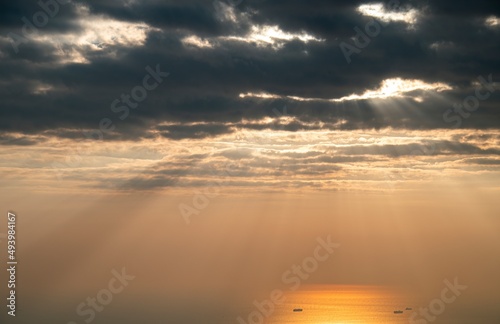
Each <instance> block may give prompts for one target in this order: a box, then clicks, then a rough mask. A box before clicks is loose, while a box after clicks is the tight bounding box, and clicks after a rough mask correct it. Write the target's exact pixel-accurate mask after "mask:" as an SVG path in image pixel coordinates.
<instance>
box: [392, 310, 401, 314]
mask: <svg viewBox="0 0 500 324" xmlns="http://www.w3.org/2000/svg"><path fill="white" fill-rule="evenodd" d="M394 314H403V311H402V310H395V311H394Z"/></svg>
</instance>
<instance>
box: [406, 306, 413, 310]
mask: <svg viewBox="0 0 500 324" xmlns="http://www.w3.org/2000/svg"><path fill="white" fill-rule="evenodd" d="M412 309H413V308H411V307H406V309H405V310H412Z"/></svg>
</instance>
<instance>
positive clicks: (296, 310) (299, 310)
mask: <svg viewBox="0 0 500 324" xmlns="http://www.w3.org/2000/svg"><path fill="white" fill-rule="evenodd" d="M293 311H294V312H302V308H294V309H293Z"/></svg>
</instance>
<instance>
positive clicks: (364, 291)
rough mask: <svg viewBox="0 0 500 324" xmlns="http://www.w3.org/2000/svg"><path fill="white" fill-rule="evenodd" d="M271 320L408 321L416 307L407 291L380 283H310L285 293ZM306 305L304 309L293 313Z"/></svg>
mask: <svg viewBox="0 0 500 324" xmlns="http://www.w3.org/2000/svg"><path fill="white" fill-rule="evenodd" d="M285 296H286V299H285V300H284V302H283V304H282V305H280V306H279V308H278V309H277V311H276V312H275V315H274V316H273V317H271V318H270V319H269V321H268V323H276V324H277V323H303V324H306V323H314V324H323V323H324V324H326V323H329V324H333V323H335V324H337V323H338V324H340V323H364V324H371V323H405V322H406V323H407V322H408V316H409V315H410V313H411V312H412V311H404V312H403V314H394V310H397V309H401V310H405V308H406V307H412V306H414V305H412V304H415V302H413V303H410V302H409V301H408V298H407V297H405V296H404V294H403V293H401V292H398V291H395V290H391V289H390V288H387V287H378V286H339V285H321V286H308V287H307V288H305V289H300V290H299V291H295V292H290V293H288V294H286V295H285ZM294 308H302V309H303V311H302V312H293V311H292V310H293V309H294Z"/></svg>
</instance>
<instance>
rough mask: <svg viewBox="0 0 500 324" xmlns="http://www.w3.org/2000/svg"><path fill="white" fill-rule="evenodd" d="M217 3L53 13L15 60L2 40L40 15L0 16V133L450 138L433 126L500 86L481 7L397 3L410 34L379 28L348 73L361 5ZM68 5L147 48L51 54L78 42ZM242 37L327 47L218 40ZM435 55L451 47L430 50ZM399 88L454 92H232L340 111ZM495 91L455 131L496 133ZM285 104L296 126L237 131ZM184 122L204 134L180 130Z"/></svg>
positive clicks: (12, 7) (484, 5)
mask: <svg viewBox="0 0 500 324" xmlns="http://www.w3.org/2000/svg"><path fill="white" fill-rule="evenodd" d="M222 3H225V5H224V4H221V3H220V2H215V3H214V2H211V1H183V2H182V3H181V2H175V1H131V2H130V3H129V4H128V5H127V4H126V3H122V2H120V3H118V2H116V1H90V2H75V3H74V4H68V5H61V6H60V10H59V12H58V13H57V14H56V15H55V16H54V17H53V18H50V19H49V22H48V23H47V25H45V26H42V27H40V28H38V29H39V30H38V34H39V35H41V36H44V38H43V40H40V39H38V40H36V39H28V41H27V42H25V43H23V44H21V45H20V46H19V52H18V53H15V52H14V50H13V48H12V44H11V42H10V41H9V36H8V35H9V33H13V32H14V33H17V34H19V35H22V26H23V24H24V23H23V21H22V20H21V18H22V17H27V18H28V19H32V16H33V14H34V13H36V12H37V11H40V10H41V8H40V7H39V5H38V4H37V2H35V1H31V2H30V1H28V2H22V3H8V4H7V3H5V4H2V6H3V8H2V11H1V14H0V21H1V23H0V32H1V35H2V37H3V38H1V39H0V40H1V41H0V57H2V61H1V62H0V75H1V76H0V84H2V87H1V88H0V95H1V96H2V102H1V104H0V130H1V131H4V132H6V131H8V132H22V133H25V134H37V133H43V132H47V131H50V132H52V133H51V134H52V135H53V136H59V137H65V138H78V137H80V138H85V135H84V133H83V131H84V130H89V129H98V128H99V123H100V121H101V120H102V119H103V118H110V119H111V120H112V122H113V125H115V126H116V130H115V132H113V133H109V134H105V136H104V139H105V140H118V139H140V138H143V137H148V136H151V132H152V131H153V130H155V129H156V128H157V126H156V125H158V124H161V123H162V122H175V123H178V125H174V126H168V127H166V128H165V129H163V130H162V131H161V132H160V136H163V137H167V138H171V139H183V138H188V139H189V138H204V137H213V136H217V135H221V134H227V133H230V132H232V131H234V128H233V127H232V126H234V127H239V128H249V129H256V130H258V129H277V128H278V129H282V130H286V131H293V132H295V131H300V130H304V129H316V128H318V127H319V126H314V125H311V124H310V122H321V123H323V124H322V127H324V128H330V129H331V128H336V129H344V130H349V129H380V128H385V127H393V128H396V129H439V128H453V127H457V125H458V124H455V122H446V121H445V120H444V118H443V114H444V113H445V112H446V111H447V110H449V109H451V108H453V104H457V103H459V104H460V103H462V102H463V100H464V99H465V98H466V97H467V96H470V95H474V91H475V89H476V88H477V87H479V86H478V85H477V84H476V83H475V82H476V81H477V77H478V76H484V77H487V76H488V75H490V74H491V75H492V78H493V80H494V81H497V80H498V75H500V74H499V72H500V64H499V61H498V57H499V54H500V43H499V42H497V41H496V40H497V39H498V36H499V33H500V29H499V28H490V27H487V26H486V25H485V24H484V19H485V18H486V17H488V16H491V15H497V16H498V8H497V7H495V6H492V5H491V2H489V1H478V2H474V3H467V4H466V5H465V4H457V3H455V2H446V1H445V2H442V1H441V2H439V3H430V2H426V1H409V2H404V4H405V5H409V6H411V7H413V8H416V9H418V10H421V11H422V12H425V14H423V15H421V16H420V17H419V20H418V23H417V24H416V25H415V26H414V28H407V27H408V26H407V25H405V24H404V23H401V22H399V23H396V22H393V23H389V24H387V25H385V26H383V27H382V29H381V31H380V33H379V34H378V35H377V36H375V37H373V39H372V40H371V41H370V43H369V44H368V45H367V47H366V48H364V49H362V51H361V53H359V54H354V55H353V56H352V62H351V64H347V62H346V60H345V57H344V55H343V53H342V51H341V49H340V47H339V44H340V43H341V42H350V41H351V40H350V38H351V37H352V36H354V34H355V33H356V32H355V30H354V27H360V28H361V29H363V28H364V26H365V24H366V23H367V22H368V21H369V20H370V19H369V18H368V17H364V16H362V15H360V14H359V13H358V12H357V11H356V7H357V6H358V5H359V4H362V3H364V2H361V1H354V2H353V1H336V2H335V3H332V2H331V1H320V0H318V1H310V2H307V3H304V2H303V1H257V0H256V1H250V0H247V1H243V2H241V3H240V4H238V5H237V6H234V7H232V6H231V5H230V2H222ZM78 4H83V5H86V6H88V9H89V11H88V12H89V13H88V14H89V15H91V16H92V15H94V16H99V17H103V19H114V20H117V21H121V22H130V23H145V24H147V25H149V26H150V27H151V28H152V29H150V30H148V31H147V36H146V39H145V40H144V44H142V45H137V46H130V45H126V44H121V43H118V44H114V45H109V46H106V44H105V45H103V48H102V49H101V50H91V49H89V48H87V47H85V46H79V47H78V46H77V45H76V44H68V43H64V44H59V45H58V46H56V45H54V44H55V43H53V41H54V42H55V41H57V39H58V37H59V36H60V35H79V34H81V33H84V32H86V31H87V30H85V28H86V27H83V26H82V25H79V24H78V18H81V17H82V15H83V13H82V12H83V11H82V9H81V7H79V5H78ZM402 4H403V3H402ZM221 8H222V9H224V8H229V9H228V10H234V14H235V17H236V19H237V21H236V22H235V21H230V20H228V19H224V17H221V10H222V9H221ZM231 8H232V9H231ZM252 24H253V25H257V24H258V25H269V26H278V27H279V28H280V29H281V30H283V31H284V32H289V33H301V32H307V33H309V34H311V35H314V36H315V37H318V38H322V39H323V41H321V42H314V41H313V42H309V43H304V42H301V41H298V40H295V41H290V42H286V43H285V44H283V46H282V47H281V48H279V49H276V48H271V47H270V46H256V45H255V44H251V43H243V42H236V41H227V40H223V39H222V38H217V37H226V36H240V37H241V36H244V35H245V34H246V33H247V32H249V31H250V29H251V26H252ZM95 28H99V27H98V26H95ZM190 35H195V36H197V37H199V38H200V39H206V40H212V41H213V42H214V44H213V48H196V47H194V46H184V45H183V44H182V39H183V38H184V37H187V36H190ZM116 37H118V38H119V37H120V35H117V36H116ZM432 44H447V46H446V47H445V48H444V49H440V48H439V46H437V47H436V46H435V47H434V48H433V47H431V45H432ZM73 50H77V51H78V53H79V54H80V55H82V56H84V57H85V58H86V60H87V61H88V62H87V63H86V64H81V63H75V62H73V63H67V62H66V63H62V62H61V60H62V57H63V58H64V57H67V55H69V54H68V53H71V51H73ZM157 64H159V65H160V66H161V68H162V70H163V71H168V72H169V73H170V76H169V77H168V79H167V80H166V81H165V82H164V83H162V84H161V85H160V86H159V87H158V88H157V89H155V90H153V91H150V92H149V93H148V96H147V98H146V100H144V101H142V102H140V105H139V107H138V108H137V109H134V110H131V111H130V115H129V116H128V117H127V118H126V119H124V120H121V119H119V118H118V117H119V114H117V113H114V112H113V111H111V109H110V106H111V103H112V102H113V101H114V100H115V99H117V98H120V96H121V95H122V94H128V93H130V91H131V89H133V88H134V87H135V86H137V85H140V84H141V82H142V79H143V77H144V75H145V73H146V72H145V67H146V66H148V65H149V66H155V65H157ZM395 77H401V78H408V79H420V80H422V81H424V82H428V83H433V82H443V83H446V84H449V85H450V86H452V87H453V90H451V91H445V92H442V93H439V94H433V95H430V96H427V97H425V98H424V99H425V100H423V101H422V102H417V101H414V100H413V99H410V98H399V99H395V100H390V101H387V100H386V101H384V100H379V101H377V102H373V101H351V102H343V103H339V102H337V103H335V102H320V101H303V102H299V101H295V100H292V99H286V98H284V99H276V100H259V99H255V98H253V99H252V98H245V99H243V98H240V97H239V94H240V93H248V92H261V91H264V92H268V93H273V94H277V95H281V96H298V97H306V98H324V99H329V98H340V97H343V96H347V95H350V94H352V93H357V94H361V93H363V92H364V91H366V90H368V89H376V88H377V87H378V86H379V85H380V82H381V81H382V80H384V79H387V78H395ZM496 89H497V90H496V91H495V92H494V93H492V94H491V96H490V97H489V98H488V99H487V100H486V101H481V102H480V108H479V109H478V110H476V111H474V112H473V113H472V114H471V116H469V117H467V118H461V121H460V125H458V126H460V127H467V128H476V129H486V128H498V126H499V121H500V120H499V114H498V105H499V103H500V89H498V87H497V88H496ZM424 95H425V94H424ZM283 105H287V107H288V111H287V115H288V116H291V117H295V121H294V122H292V123H287V124H284V125H276V124H274V125H262V124H259V123H245V124H244V125H243V124H242V123H241V122H242V121H243V120H247V121H257V120H259V119H262V118H263V117H276V115H275V114H274V113H273V108H280V107H283ZM455 115H456V114H454V116H455ZM340 121H342V123H340V124H339V122H340ZM193 122H198V123H200V122H201V123H209V124H207V125H197V126H192V125H184V123H193ZM308 123H309V124H308ZM279 127H281V128H279ZM79 133H80V134H81V135H78V134H79ZM47 134H48V133H47Z"/></svg>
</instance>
